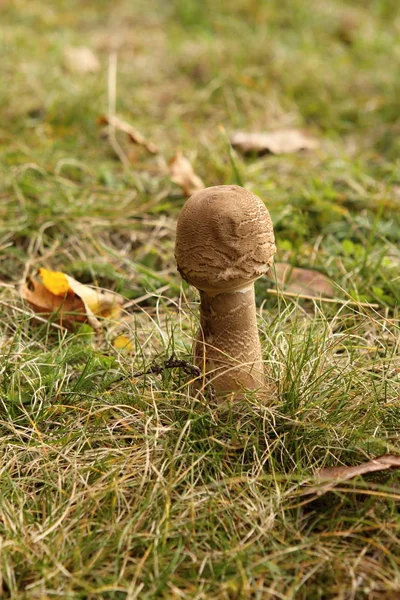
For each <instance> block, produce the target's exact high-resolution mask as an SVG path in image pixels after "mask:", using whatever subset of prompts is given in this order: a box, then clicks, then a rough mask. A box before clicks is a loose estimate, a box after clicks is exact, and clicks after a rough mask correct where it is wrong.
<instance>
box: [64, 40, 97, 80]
mask: <svg viewBox="0 0 400 600" xmlns="http://www.w3.org/2000/svg"><path fill="white" fill-rule="evenodd" d="M64 64H65V66H66V67H67V69H68V70H69V71H72V72H75V73H83V74H84V73H96V72H97V71H98V70H99V69H100V62H99V59H98V58H97V56H96V55H95V54H94V52H93V51H92V50H91V49H90V48H86V46H68V47H67V48H65V51H64Z"/></svg>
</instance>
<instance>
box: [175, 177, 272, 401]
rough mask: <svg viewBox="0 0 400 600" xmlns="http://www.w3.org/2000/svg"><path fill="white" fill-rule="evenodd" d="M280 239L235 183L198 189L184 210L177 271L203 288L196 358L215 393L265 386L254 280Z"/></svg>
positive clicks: (254, 198)
mask: <svg viewBox="0 0 400 600" xmlns="http://www.w3.org/2000/svg"><path fill="white" fill-rule="evenodd" d="M274 242H275V240H274V232H273V227H272V222H271V218H270V216H269V213H268V211H267V209H266V208H265V206H264V203H263V202H262V201H261V200H260V198H258V197H257V196H255V195H254V194H252V193H251V192H249V191H248V190H245V189H244V188H242V187H239V186H236V185H220V186H216V187H210V188H206V189H204V190H201V191H199V192H195V193H194V194H193V195H192V196H191V197H190V198H189V200H187V202H186V203H185V205H184V206H183V208H182V211H181V213H180V215H179V219H178V225H177V235H176V246H175V258H176V262H177V265H178V270H179V273H180V274H181V275H182V277H183V279H185V280H186V281H187V282H188V283H190V284H191V285H193V286H194V287H196V288H197V289H198V290H200V302H201V304H200V329H199V332H198V335H197V339H196V342H195V344H194V359H195V363H196V365H197V366H198V367H200V368H201V369H202V371H203V372H204V373H205V374H206V375H207V376H208V377H209V379H210V380H211V381H212V384H213V387H214V389H215V391H216V393H217V394H226V393H230V392H238V391H242V390H244V389H257V388H261V387H263V386H264V384H265V378H264V369H263V362H262V354H261V345H260V340H259V337H258V331H257V320H256V306H255V297H254V281H255V280H256V279H258V278H259V277H261V276H262V275H264V273H266V272H267V271H268V269H269V268H270V266H271V264H272V261H273V255H274V253H275V250H276V248H275V243H274Z"/></svg>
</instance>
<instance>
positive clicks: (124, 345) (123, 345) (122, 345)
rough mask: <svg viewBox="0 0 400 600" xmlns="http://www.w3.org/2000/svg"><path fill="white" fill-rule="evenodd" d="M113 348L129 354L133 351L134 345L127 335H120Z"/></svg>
mask: <svg viewBox="0 0 400 600" xmlns="http://www.w3.org/2000/svg"><path fill="white" fill-rule="evenodd" d="M113 346H114V348H115V349H116V350H125V351H129V352H130V351H131V350H133V344H132V342H131V340H130V339H129V338H128V337H127V336H126V335H119V336H118V337H116V338H115V340H114V342H113Z"/></svg>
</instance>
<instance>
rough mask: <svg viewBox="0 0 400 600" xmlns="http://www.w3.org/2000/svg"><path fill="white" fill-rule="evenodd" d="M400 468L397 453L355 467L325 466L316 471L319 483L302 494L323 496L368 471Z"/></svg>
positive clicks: (399, 459)
mask: <svg viewBox="0 0 400 600" xmlns="http://www.w3.org/2000/svg"><path fill="white" fill-rule="evenodd" d="M392 468H396V469H400V456H399V455H395V454H383V455H382V456H378V457H377V458H373V459H372V460H369V461H367V462H365V463H361V464H360V465H356V466H354V467H346V466H341V467H325V468H324V469H320V470H319V471H316V473H315V479H316V480H317V481H318V482H319V485H313V486H312V487H308V488H306V489H304V491H303V492H302V493H301V496H310V495H311V496H312V495H314V494H316V495H317V496H322V495H323V494H326V493H327V492H330V491H331V490H333V489H334V488H335V487H336V486H337V485H339V484H340V483H343V482H344V481H348V480H350V479H353V478H354V477H357V476H358V475H366V474H367V473H375V472H376V471H386V470H387V469H392Z"/></svg>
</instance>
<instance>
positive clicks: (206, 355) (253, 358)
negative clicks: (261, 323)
mask: <svg viewBox="0 0 400 600" xmlns="http://www.w3.org/2000/svg"><path fill="white" fill-rule="evenodd" d="M200 298H201V304H200V329H199V332H198V335H197V339H196V342H195V347H194V356H195V363H196V365H197V366H198V367H200V368H201V369H202V371H203V372H204V373H206V374H207V375H208V376H209V378H210V380H211V382H212V385H213V387H214V390H215V392H216V393H217V394H223V393H226V392H236V391H239V390H243V389H257V388H259V387H262V386H264V384H265V379H264V369H263V363H262V355H261V345H260V340H259V337H258V331H257V319H256V307H255V296H254V284H253V283H251V284H250V285H247V286H246V287H243V288H242V289H239V290H236V291H234V292H225V293H222V294H218V295H215V296H211V295H209V294H207V293H206V292H204V291H200Z"/></svg>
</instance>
